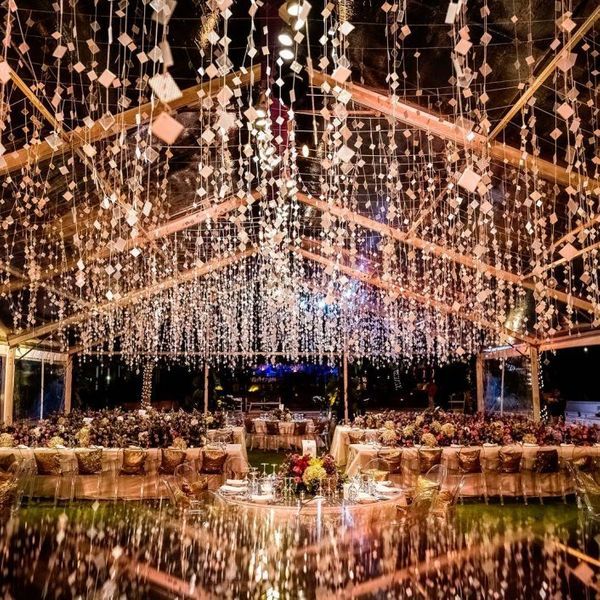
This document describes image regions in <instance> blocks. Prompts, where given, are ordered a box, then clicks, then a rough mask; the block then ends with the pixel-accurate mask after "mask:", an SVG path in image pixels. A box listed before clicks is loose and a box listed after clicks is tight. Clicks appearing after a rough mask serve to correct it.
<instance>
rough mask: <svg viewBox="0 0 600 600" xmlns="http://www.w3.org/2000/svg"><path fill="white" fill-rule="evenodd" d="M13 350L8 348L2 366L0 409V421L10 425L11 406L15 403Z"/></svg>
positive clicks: (11, 417)
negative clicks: (0, 411) (1, 405)
mask: <svg viewBox="0 0 600 600" xmlns="http://www.w3.org/2000/svg"><path fill="white" fill-rule="evenodd" d="M15 352H16V350H15V349H14V348H9V349H8V352H7V353H6V362H5V366H4V406H3V409H2V421H3V422H4V424H5V425H11V424H12V422H13V408H14V404H15V397H14V392H15Z"/></svg>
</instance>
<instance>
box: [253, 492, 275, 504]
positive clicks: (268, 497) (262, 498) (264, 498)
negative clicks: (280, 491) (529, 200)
mask: <svg viewBox="0 0 600 600" xmlns="http://www.w3.org/2000/svg"><path fill="white" fill-rule="evenodd" d="M250 500H252V502H257V503H260V504H263V503H266V502H271V501H272V500H273V495H272V494H265V495H262V494H261V495H259V494H252V496H250Z"/></svg>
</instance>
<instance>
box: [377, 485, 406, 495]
mask: <svg viewBox="0 0 600 600" xmlns="http://www.w3.org/2000/svg"><path fill="white" fill-rule="evenodd" d="M375 491H376V492H377V493H378V494H389V495H393V494H399V493H400V492H401V491H402V490H399V489H398V488H395V487H390V486H388V485H382V484H381V483H378V484H377V485H376V486H375Z"/></svg>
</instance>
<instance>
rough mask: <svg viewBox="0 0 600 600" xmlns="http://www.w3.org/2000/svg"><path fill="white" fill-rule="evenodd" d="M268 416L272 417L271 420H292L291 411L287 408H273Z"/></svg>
mask: <svg viewBox="0 0 600 600" xmlns="http://www.w3.org/2000/svg"><path fill="white" fill-rule="evenodd" d="M269 418H270V419H272V420H273V421H286V422H290V421H292V420H293V417H292V412H291V411H290V409H289V408H285V407H283V408H274V409H273V410H272V411H271V412H270V413H269Z"/></svg>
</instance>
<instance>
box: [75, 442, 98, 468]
mask: <svg viewBox="0 0 600 600" xmlns="http://www.w3.org/2000/svg"><path fill="white" fill-rule="evenodd" d="M75 458H76V459H77V470H78V471H79V474H80V475H95V474H96V473H101V472H102V448H98V449H96V450H78V451H77V452H75Z"/></svg>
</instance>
